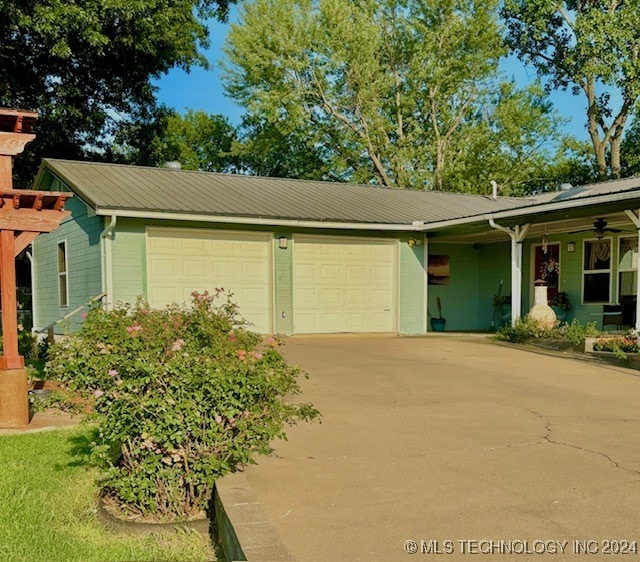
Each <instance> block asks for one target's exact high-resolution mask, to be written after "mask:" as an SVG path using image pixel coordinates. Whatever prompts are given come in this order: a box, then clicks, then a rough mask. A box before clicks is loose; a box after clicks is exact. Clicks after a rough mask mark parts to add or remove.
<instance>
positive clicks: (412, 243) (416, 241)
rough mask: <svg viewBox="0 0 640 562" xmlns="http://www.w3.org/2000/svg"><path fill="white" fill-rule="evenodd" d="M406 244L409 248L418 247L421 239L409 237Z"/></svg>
mask: <svg viewBox="0 0 640 562" xmlns="http://www.w3.org/2000/svg"><path fill="white" fill-rule="evenodd" d="M407 244H409V246H420V245H421V244H422V239H421V238H414V237H411V238H409V241H408V242H407Z"/></svg>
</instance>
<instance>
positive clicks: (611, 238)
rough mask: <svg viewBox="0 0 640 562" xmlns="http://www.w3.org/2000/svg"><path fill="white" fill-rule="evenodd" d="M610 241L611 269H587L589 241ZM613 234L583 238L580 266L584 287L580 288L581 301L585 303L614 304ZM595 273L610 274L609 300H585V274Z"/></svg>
mask: <svg viewBox="0 0 640 562" xmlns="http://www.w3.org/2000/svg"><path fill="white" fill-rule="evenodd" d="M605 240H606V241H608V242H609V269H585V263H584V262H585V258H586V256H587V252H586V247H587V242H602V241H605ZM613 258H614V254H613V236H603V237H602V238H596V237H592V238H583V239H582V257H581V264H580V268H581V270H582V287H581V289H580V301H581V304H583V305H587V306H589V305H602V304H612V303H613V301H612V298H611V297H612V296H613V271H614V269H613ZM594 273H608V274H609V300H607V301H585V300H584V286H585V282H584V281H585V275H587V274H594Z"/></svg>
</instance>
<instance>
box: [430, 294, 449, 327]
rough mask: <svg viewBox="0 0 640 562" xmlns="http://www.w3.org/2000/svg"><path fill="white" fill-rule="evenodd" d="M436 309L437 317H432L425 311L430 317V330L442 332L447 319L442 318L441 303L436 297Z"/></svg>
mask: <svg viewBox="0 0 640 562" xmlns="http://www.w3.org/2000/svg"><path fill="white" fill-rule="evenodd" d="M436 307H437V308H438V316H433V315H432V314H431V312H429V311H427V312H429V316H430V317H431V329H432V330H433V331H434V332H444V325H445V324H446V322H447V319H446V318H444V317H443V316H442V302H441V301H440V297H436Z"/></svg>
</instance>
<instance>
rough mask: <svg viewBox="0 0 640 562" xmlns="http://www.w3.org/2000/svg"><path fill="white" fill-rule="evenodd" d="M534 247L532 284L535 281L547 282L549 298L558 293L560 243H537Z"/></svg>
mask: <svg viewBox="0 0 640 562" xmlns="http://www.w3.org/2000/svg"><path fill="white" fill-rule="evenodd" d="M534 249H535V258H534V267H533V272H532V273H533V279H532V286H533V285H534V284H535V282H536V281H539V280H542V281H544V282H545V283H546V284H547V295H548V298H549V300H551V298H552V297H553V296H555V295H556V294H558V291H559V285H560V244H559V243H556V244H546V245H542V244H537V245H536V246H534ZM545 250H546V251H545Z"/></svg>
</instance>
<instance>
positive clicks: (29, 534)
mask: <svg viewBox="0 0 640 562" xmlns="http://www.w3.org/2000/svg"><path fill="white" fill-rule="evenodd" d="M91 432H92V430H91V429H90V428H87V427H81V428H74V429H72V430H56V431H48V432H42V433H31V434H25V435H10V436H2V437H0V466H1V467H2V469H1V470H0V560H2V561H6V562H12V561H29V562H36V561H40V560H42V561H46V562H57V561H73V560H78V561H82V562H90V561H93V560H95V561H100V562H107V561H112V560H113V561H116V560H127V561H135V560H141V561H142V560H153V561H156V560H158V561H160V560H172V561H181V560H199V561H201V560H214V559H215V555H214V552H213V548H212V546H211V544H210V541H209V540H208V539H207V537H204V536H202V535H201V534H199V533H197V532H195V531H194V532H184V531H182V532H172V533H158V534H153V535H148V536H138V537H131V536H125V535H116V534H113V533H112V532H110V531H108V530H107V529H105V528H104V527H103V526H102V525H101V524H100V522H99V521H98V520H97V518H96V498H97V495H98V489H97V486H96V484H95V472H94V470H93V469H92V468H90V467H89V465H88V463H87V453H88V448H87V443H88V442H89V441H90V440H91Z"/></svg>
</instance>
